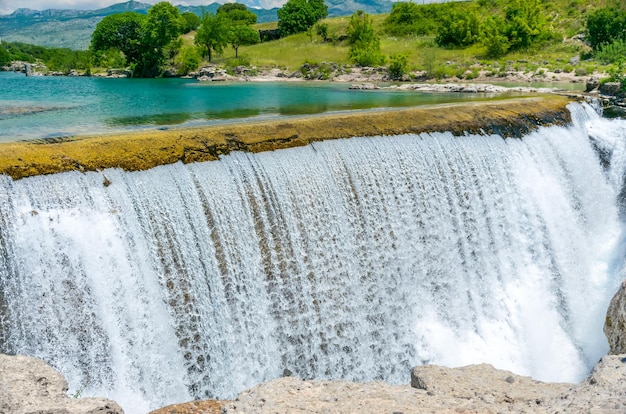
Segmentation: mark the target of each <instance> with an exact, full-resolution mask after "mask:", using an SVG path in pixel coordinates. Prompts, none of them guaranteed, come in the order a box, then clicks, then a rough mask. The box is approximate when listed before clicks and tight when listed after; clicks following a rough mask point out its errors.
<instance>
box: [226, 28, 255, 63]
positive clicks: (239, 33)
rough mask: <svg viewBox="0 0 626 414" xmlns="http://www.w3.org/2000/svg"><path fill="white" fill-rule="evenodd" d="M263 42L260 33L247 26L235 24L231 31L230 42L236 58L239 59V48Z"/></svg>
mask: <svg viewBox="0 0 626 414" xmlns="http://www.w3.org/2000/svg"><path fill="white" fill-rule="evenodd" d="M260 41H261V38H260V37H259V31H258V30H254V29H253V28H252V27H250V26H247V25H245V24H235V25H233V26H231V28H230V31H229V38H228V42H229V43H230V45H231V46H232V47H233V49H235V58H238V57H239V46H247V45H254V44H257V43H259V42H260Z"/></svg>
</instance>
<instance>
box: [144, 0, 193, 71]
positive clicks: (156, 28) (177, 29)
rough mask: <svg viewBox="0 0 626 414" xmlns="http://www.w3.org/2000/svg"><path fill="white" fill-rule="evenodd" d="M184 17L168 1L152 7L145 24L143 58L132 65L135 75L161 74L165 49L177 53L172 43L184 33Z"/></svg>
mask: <svg viewBox="0 0 626 414" xmlns="http://www.w3.org/2000/svg"><path fill="white" fill-rule="evenodd" d="M183 26H184V19H183V18H182V17H181V15H180V13H179V12H178V9H177V8H176V7H174V6H172V4H171V3H169V2H167V1H162V2H160V3H157V4H155V5H154V6H152V7H150V9H149V10H148V16H147V19H146V22H145V24H144V37H143V39H142V43H143V46H144V50H143V53H142V55H141V58H140V59H139V60H138V61H137V62H136V63H135V65H133V66H132V69H133V76H138V77H155V76H158V75H160V74H161V71H162V66H163V63H164V61H165V59H166V55H165V51H166V48H167V49H168V51H169V53H171V54H175V51H174V52H172V50H175V49H176V46H175V45H174V44H173V43H172V42H173V41H175V40H176V39H177V38H178V36H179V35H180V34H181V33H182V28H183Z"/></svg>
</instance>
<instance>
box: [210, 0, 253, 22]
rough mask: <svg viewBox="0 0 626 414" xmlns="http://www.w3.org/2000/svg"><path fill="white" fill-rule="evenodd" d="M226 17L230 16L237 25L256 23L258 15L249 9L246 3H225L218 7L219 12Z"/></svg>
mask: <svg viewBox="0 0 626 414" xmlns="http://www.w3.org/2000/svg"><path fill="white" fill-rule="evenodd" d="M216 14H221V15H223V16H224V17H228V19H230V20H231V21H232V22H233V23H234V24H237V25H252V24H256V20H257V15H256V14H254V13H253V12H251V11H250V10H248V8H247V7H246V5H245V4H241V3H224V4H222V5H221V6H220V7H218V8H217V13H216Z"/></svg>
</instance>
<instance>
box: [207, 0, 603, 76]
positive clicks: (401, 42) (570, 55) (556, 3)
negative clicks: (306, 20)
mask: <svg viewBox="0 0 626 414" xmlns="http://www.w3.org/2000/svg"><path fill="white" fill-rule="evenodd" d="M508 3H510V2H501V1H498V0H480V1H471V2H459V3H452V4H449V7H450V8H451V9H453V10H454V9H459V10H460V12H463V11H464V10H470V11H476V12H477V13H478V14H479V15H480V16H481V19H483V20H484V19H486V18H488V17H489V16H491V15H496V14H498V15H502V14H503V13H504V8H505V6H506V4H508ZM541 3H542V7H543V11H542V12H543V13H544V14H545V16H544V17H545V19H546V24H547V25H549V29H550V30H551V31H552V32H553V33H554V38H552V39H550V40H546V41H541V42H538V43H536V44H533V45H531V46H528V47H522V48H518V49H515V50H512V51H510V52H509V53H506V54H505V55H503V56H501V57H499V58H495V59H494V58H488V57H487V55H488V54H487V48H486V46H485V45H484V44H483V43H481V42H480V41H478V42H476V43H473V44H471V45H469V46H467V47H441V46H438V45H437V43H436V41H435V39H436V36H435V35H434V34H433V33H426V34H423V35H411V36H394V35H390V34H389V33H388V32H389V30H388V28H386V27H385V20H386V19H387V18H388V14H380V15H373V16H371V17H372V21H373V24H374V27H375V29H376V32H377V33H378V34H379V35H380V40H381V42H380V44H381V52H382V54H383V55H385V56H387V57H390V56H392V55H394V54H398V53H401V54H405V55H406V56H407V57H408V70H409V71H410V72H413V73H416V72H421V73H422V74H423V75H426V76H427V77H428V78H432V79H439V80H441V79H447V78H453V77H456V78H460V79H467V80H471V79H474V78H476V77H477V76H479V75H483V76H487V77H492V78H493V79H494V80H497V79H498V78H499V77H503V76H505V74H506V73H507V72H511V71H517V72H522V73H527V74H534V75H537V76H538V77H539V78H542V74H544V73H548V72H551V73H552V74H554V73H557V74H558V73H566V74H568V73H569V74H572V75H573V76H579V77H584V76H588V75H591V74H593V73H594V72H598V73H606V72H607V71H609V70H610V69H611V67H612V66H611V65H606V64H602V63H601V62H599V61H597V60H595V59H593V57H592V54H591V50H590V48H589V46H588V45H587V44H586V43H585V41H584V35H585V32H586V27H585V23H586V19H587V15H588V14H589V13H590V12H592V11H593V10H595V9H597V8H601V7H605V6H607V5H611V4H614V2H612V1H609V0H601V1H597V2H593V3H592V2H590V1H582V0H574V1H566V0H549V1H545V2H541ZM420 7H425V6H420ZM349 20H350V17H337V18H331V19H325V20H323V21H322V22H321V23H323V24H326V25H328V33H329V36H328V39H327V40H326V41H324V39H322V38H321V37H320V36H318V35H317V34H315V30H313V31H312V32H311V33H309V34H307V33H300V34H296V35H292V36H288V37H286V38H282V39H279V40H276V41H271V42H266V43H261V44H258V45H253V46H242V47H241V48H240V49H239V56H240V59H235V53H234V50H232V49H231V48H226V49H225V50H224V52H223V53H222V54H221V55H218V56H217V57H216V58H215V59H214V62H213V63H216V64H219V65H222V66H229V65H230V66H232V65H237V64H249V65H253V66H257V67H278V68H282V69H287V70H291V71H296V70H298V69H299V68H300V67H301V66H302V65H303V64H304V63H305V62H306V63H321V62H335V63H338V64H343V65H349V64H350V61H349V58H348V51H349V45H348V43H347V41H345V40H344V41H337V39H341V38H342V36H343V35H345V33H346V29H347V27H348V23H349ZM257 27H258V28H259V29H264V30H266V29H271V28H275V27H276V23H264V24H262V25H258V26H257ZM333 39H335V40H333ZM329 40H330V41H329ZM581 57H582V58H581ZM388 61H389V59H388ZM553 77H554V78H556V77H555V76H553ZM543 78H544V79H545V81H552V80H556V79H552V78H550V77H549V76H544V77H543Z"/></svg>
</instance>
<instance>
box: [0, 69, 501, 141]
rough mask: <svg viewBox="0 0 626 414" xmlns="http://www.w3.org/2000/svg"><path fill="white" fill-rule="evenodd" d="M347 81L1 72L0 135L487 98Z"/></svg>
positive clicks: (32, 136)
mask: <svg viewBox="0 0 626 414" xmlns="http://www.w3.org/2000/svg"><path fill="white" fill-rule="evenodd" d="M349 86H350V85H348V84H344V83H331V82H310V83H304V82H297V83H294V82H289V83H286V82H283V83H280V82H277V83H273V82H261V83H253V82H239V83H220V84H214V83H199V82H196V81H194V80H189V79H102V78H89V77H80V78H69V77H28V78H27V77H25V76H23V75H21V74H15V73H4V72H0V141H15V140H20V139H26V140H28V139H38V138H45V137H50V136H53V137H57V136H72V135H84V134H97V133H109V132H124V131H129V130H136V129H147V128H154V127H155V126H158V127H166V126H170V125H171V126H191V125H194V126H198V125H206V124H213V123H220V122H224V121H225V120H233V119H234V120H236V119H250V118H255V117H264V118H266V119H267V118H275V117H280V116H301V115H313V114H320V113H325V112H337V111H352V110H367V109H374V108H398V107H410V106H417V105H425V104H437V103H448V102H458V101H466V100H476V99H488V98H490V96H489V95H485V94H459V93H424V92H415V91H402V90H377V91H363V90H350V89H349ZM59 131H62V132H59Z"/></svg>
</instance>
